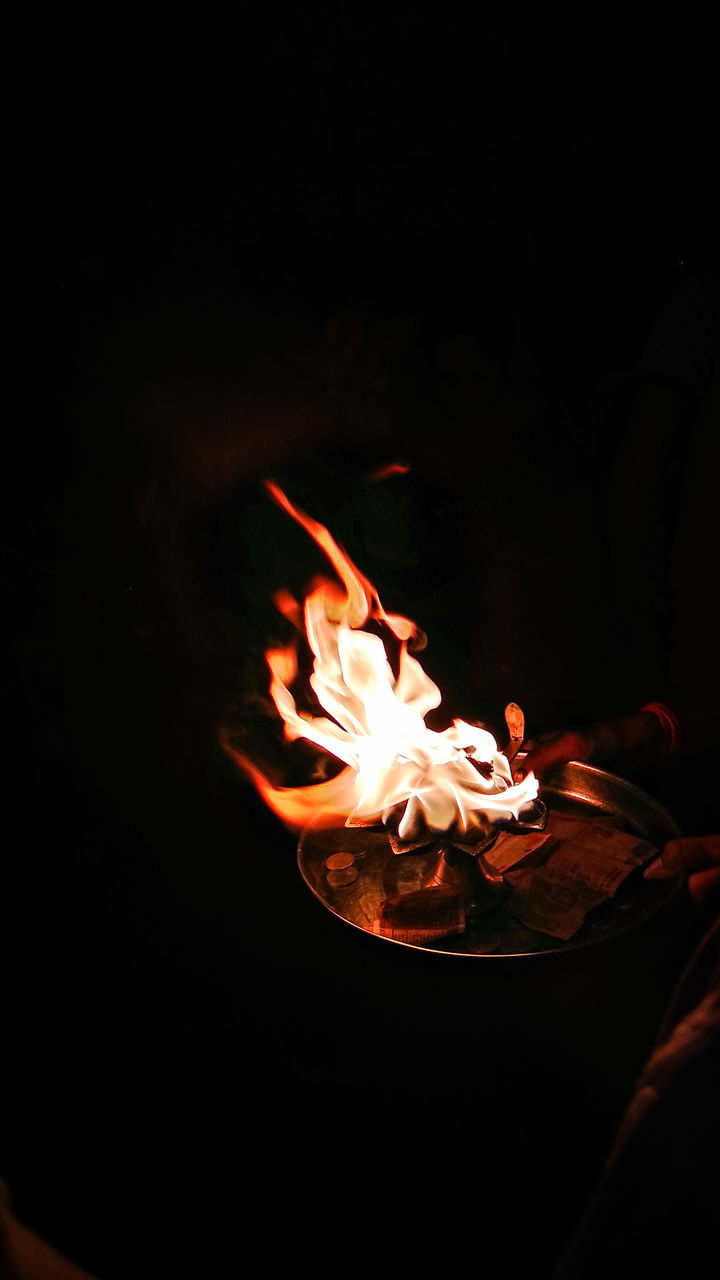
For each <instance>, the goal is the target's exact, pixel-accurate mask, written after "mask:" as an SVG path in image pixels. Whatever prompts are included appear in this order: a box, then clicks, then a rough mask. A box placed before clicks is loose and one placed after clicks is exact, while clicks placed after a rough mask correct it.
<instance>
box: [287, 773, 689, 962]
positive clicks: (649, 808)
mask: <svg viewBox="0 0 720 1280" xmlns="http://www.w3.org/2000/svg"><path fill="white" fill-rule="evenodd" d="M540 796H541V798H542V800H543V801H544V803H545V804H546V805H547V807H548V810H549V820H548V826H549V827H551V826H552V818H553V814H556V815H559V814H565V815H571V816H578V817H582V818H586V819H589V818H595V817H600V818H603V819H605V820H607V821H609V822H611V823H612V824H613V825H614V826H616V827H617V828H619V829H621V830H626V831H629V832H631V833H632V834H634V835H636V836H638V837H639V838H641V839H644V840H648V841H649V842H650V843H651V844H653V845H655V846H657V848H658V849H660V848H662V846H663V844H664V843H665V841H666V840H669V839H671V838H672V837H675V836H678V835H680V831H679V829H678V827H677V825H676V823H675V822H674V820H673V819H672V818H671V816H670V815H669V814H668V813H667V812H666V811H665V810H664V809H663V808H662V806H660V805H659V804H658V803H657V802H656V801H655V800H654V799H653V798H652V797H651V796H649V795H648V794H646V793H645V792H644V791H642V790H640V789H639V788H638V787H636V786H635V785H633V784H632V783H629V782H627V781H626V780H625V779H623V778H620V777H617V776H616V775H614V774H611V773H607V772H605V771H604V770H602V769H596V768H594V767H593V766H591V765H586V764H579V763H575V762H571V763H570V764H566V765H562V766H561V767H560V768H558V769H556V770H554V771H553V773H552V774H549V775H548V776H547V777H546V779H545V780H544V781H543V784H542V786H541V789H540ZM436 863H437V852H433V851H427V852H425V851H422V852H419V853H408V854H395V853H393V852H392V850H391V848H390V845H389V842H388V837H387V834H386V833H385V831H384V830H383V829H381V828H370V829H363V828H358V827H342V828H339V829H338V828H333V829H329V830H328V829H323V828H321V827H320V826H309V827H307V828H306V829H305V830H304V831H303V833H302V835H301V837H300V840H299V844H298V866H299V868H300V872H301V874H302V876H303V879H304V880H305V882H306V884H307V885H308V886H309V888H310V889H311V890H312V892H313V893H314V894H315V896H316V897H317V898H318V899H319V900H320V902H322V903H323V905H324V906H325V907H327V909H328V910H329V911H331V912H332V913H333V914H334V915H336V916H338V917H339V918H340V919H341V920H344V921H345V922H346V923H347V924H350V925H353V926H354V927H355V928H357V929H361V930H363V932H366V933H370V934H374V930H373V924H374V921H375V919H376V917H377V914H378V909H379V906H380V903H381V902H382V901H383V900H384V899H386V898H387V897H390V896H392V895H394V894H398V893H405V892H408V891H410V890H413V889H416V888H420V887H422V886H425V885H427V883H428V879H429V877H431V876H432V872H433V868H434V866H435V865H436ZM682 883H683V878H682V877H681V876H678V877H676V878H674V879H672V880H656V881H649V880H645V879H643V876H642V874H641V872H640V870H639V869H638V870H636V871H633V872H631V873H630V875H629V876H627V878H626V879H625V880H624V881H623V883H622V884H621V885H620V887H619V888H618V890H617V891H616V893H615V895H614V897H613V898H612V900H611V901H609V902H607V903H604V904H602V905H601V906H599V907H595V908H594V909H593V910H592V911H590V912H589V913H588V915H587V917H586V919H585V922H584V923H583V925H582V927H581V928H580V929H579V930H578V932H577V933H575V934H574V935H573V937H572V938H571V939H569V941H567V942H561V941H559V940H558V939H557V938H554V937H551V936H550V935H548V934H543V933H539V932H536V931H534V930H531V929H527V928H525V927H524V926H523V925H521V924H520V923H519V922H518V921H517V920H515V919H514V917H513V916H511V915H510V914H509V913H508V912H507V911H506V910H505V909H504V907H503V905H502V904H503V901H504V900H505V895H504V894H503V893H500V895H499V899H496V901H497V905H494V904H493V905H492V906H491V907H490V908H489V909H487V910H485V911H484V912H483V913H482V915H480V916H479V917H478V918H477V919H474V920H473V921H471V922H470V923H469V924H468V925H467V927H466V929H465V931H464V932H463V933H461V934H459V935H455V936H449V937H444V938H439V939H434V940H433V941H432V942H430V943H422V944H420V943H417V942H406V941H398V940H397V939H396V938H386V937H381V936H379V935H374V936H378V941H380V942H383V943H389V944H390V945H393V946H403V947H411V948H413V949H415V950H421V951H431V952H437V953H440V954H443V955H463V956H483V957H484V958H486V959H490V958H492V957H498V956H505V957H506V956H532V955H540V954H544V955H546V954H547V953H548V952H567V951H570V950H573V949H577V948H579V947H587V946H591V945H595V944H598V943H600V942H603V941H607V940H608V939H610V938H612V937H614V936H616V935H618V934H620V933H624V932H626V931H627V930H628V929H632V928H635V927H637V926H638V925H640V924H642V923H643V922H644V921H646V920H649V919H650V918H651V917H652V916H654V915H656V914H657V912H659V911H661V910H662V909H663V908H664V907H665V906H666V905H667V904H668V903H669V902H670V901H671V900H672V899H673V898H674V897H675V896H676V895H677V893H678V891H679V889H680V888H681V885H682Z"/></svg>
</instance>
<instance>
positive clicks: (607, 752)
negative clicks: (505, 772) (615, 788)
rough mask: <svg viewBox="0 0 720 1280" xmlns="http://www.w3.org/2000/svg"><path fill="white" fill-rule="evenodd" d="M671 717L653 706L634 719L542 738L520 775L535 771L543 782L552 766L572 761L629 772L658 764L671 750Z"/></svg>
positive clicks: (535, 742)
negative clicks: (669, 738)
mask: <svg viewBox="0 0 720 1280" xmlns="http://www.w3.org/2000/svg"><path fill="white" fill-rule="evenodd" d="M670 717H672V713H671V712H668V711H667V709H666V708H664V707H662V706H661V704H659V703H654V704H651V705H650V706H648V707H642V708H641V709H640V710H639V711H636V712H635V713H634V714H633V715H629V716H620V717H618V718H617V719H615V720H599V721H596V722H595V723H593V724H589V725H587V726H586V727H585V728H583V729H581V730H577V729H572V730H565V731H563V732H553V733H544V734H540V735H539V736H538V737H537V738H535V739H533V740H532V741H530V742H529V743H528V744H527V751H526V754H525V756H524V759H523V761H522V765H521V766H520V769H519V770H518V772H520V770H521V771H522V773H523V774H527V773H530V771H531V770H532V772H533V773H534V774H535V776H536V777H537V778H540V777H542V775H543V774H544V773H546V772H547V771H548V769H551V768H552V767H553V765H557V764H566V763H567V762H568V761H570V760H579V761H581V762H582V761H592V762H593V763H595V764H608V763H618V764H621V765H623V766H624V767H626V768H629V769H637V768H642V767H647V766H648V765H650V764H652V763H656V762H659V761H660V760H661V759H662V758H663V755H664V753H665V752H666V751H667V749H668V736H667V729H666V725H667V721H668V720H669V719H670ZM672 718H673V720H674V717H672Z"/></svg>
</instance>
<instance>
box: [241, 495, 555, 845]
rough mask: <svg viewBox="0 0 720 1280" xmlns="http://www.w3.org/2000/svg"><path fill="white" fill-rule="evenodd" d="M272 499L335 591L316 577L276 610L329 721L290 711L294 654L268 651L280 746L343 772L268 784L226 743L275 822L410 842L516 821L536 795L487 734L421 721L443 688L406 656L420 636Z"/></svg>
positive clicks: (318, 527)
mask: <svg viewBox="0 0 720 1280" xmlns="http://www.w3.org/2000/svg"><path fill="white" fill-rule="evenodd" d="M266 487H267V489H268V491H269V493H270V494H271V496H272V497H273V498H274V500H275V501H276V502H277V503H278V504H279V505H280V506H281V507H282V508H283V509H284V510H285V511H286V512H287V513H288V515H290V516H291V517H292V518H293V519H294V520H296V521H297V523H298V524H300V525H301V526H302V527H303V528H304V529H305V530H306V531H307V533H308V534H309V535H310V537H311V538H313V539H314V541H315V542H316V543H317V545H318V546H319V547H321V548H322V550H323V551H324V552H325V554H326V556H327V558H328V560H329V561H330V563H331V564H332V566H333V568H334V569H335V572H336V573H337V574H338V577H339V579H340V582H341V583H342V586H340V584H339V583H337V582H333V581H332V580H329V579H325V578H323V579H320V580H319V581H318V582H316V583H315V584H314V586H313V588H312V590H310V592H309V594H308V595H307V597H306V599H305V601H304V604H303V605H302V606H301V605H300V604H299V603H298V602H297V601H295V600H294V598H293V597H292V596H291V595H290V593H289V592H287V591H281V592H279V593H278V594H277V595H276V596H275V604H276V605H277V607H278V608H279V609H280V611H281V612H282V613H283V614H284V615H285V616H286V617H288V618H289V619H290V620H291V621H292V622H293V623H294V625H295V626H296V627H297V628H298V629H299V630H300V631H301V633H302V634H304V636H305V638H306V639H307V642H308V644H309V646H310V649H311V651H312V654H313V673H312V675H311V676H310V686H311V688H312V690H313V693H314V694H315V697H316V698H317V702H318V704H319V706H320V708H322V710H323V711H325V712H326V713H327V714H326V715H311V714H308V713H306V712H300V711H298V708H297V705H296V702H295V698H294V697H293V695H292V693H291V686H292V684H293V682H294V680H295V678H296V676H297V674H298V666H297V659H296V650H295V646H294V645H290V646H287V647H286V648H282V649H273V650H269V651H268V652H267V654H266V659H267V663H268V667H269V670H270V694H271V697H272V699H273V701H274V703H275V706H276V707H277V710H278V712H279V713H280V715H281V717H282V719H283V721H284V729H285V736H286V738H287V739H288V740H293V739H296V738H306V739H308V740H309V741H310V742H313V743H315V745H316V746H318V747H320V748H322V749H323V750H325V751H327V752H330V753H331V754H332V755H333V756H334V757H336V759H338V760H340V761H341V762H342V763H343V764H344V766H345V767H344V768H343V769H342V770H341V771H340V772H339V773H338V774H337V775H336V776H335V777H333V778H330V779H328V780H327V781H325V782H321V783H318V784H311V785H308V786H306V787H277V786H274V785H273V784H272V783H271V782H270V781H269V780H268V779H267V778H266V777H265V776H264V775H263V774H262V772H261V771H260V770H259V769H257V768H256V766H255V765H253V764H252V762H251V761H249V760H248V759H247V758H246V757H245V756H243V755H242V754H240V753H239V752H238V751H237V750H235V749H234V748H233V746H232V745H231V743H230V741H229V739H228V737H227V735H225V736H224V739H223V745H224V746H225V749H226V750H227V751H228V753H229V754H230V755H231V756H232V757H233V758H234V759H235V761H236V762H237V763H238V765H240V767H241V768H242V769H244V770H245V772H246V773H247V774H248V775H249V777H250V778H251V779H252V781H253V782H254V784H255V786H256V787H257V789H258V791H259V792H260V794H261V796H262V797H263V799H264V800H265V802H266V803H267V804H268V805H269V806H270V808H271V809H272V810H273V811H274V812H275V813H276V814H277V816H278V817H279V818H281V819H282V821H283V822H284V823H285V824H286V825H288V826H289V827H290V828H293V829H301V828H302V827H303V826H305V825H307V824H308V823H309V822H310V821H311V820H312V821H313V822H320V823H323V824H324V825H327V826H338V825H340V824H342V823H345V824H347V823H350V822H353V823H354V822H367V823H369V824H370V823H374V822H378V823H379V822H384V823H387V822H388V821H389V820H390V819H391V818H392V819H393V820H394V821H397V820H398V815H400V816H399V821H398V825H397V834H398V836H399V837H400V839H401V840H410V839H412V838H413V837H414V835H415V834H416V833H417V832H418V831H419V830H423V829H429V830H430V831H433V832H438V833H439V832H447V831H450V830H451V829H452V830H453V831H454V832H466V831H471V830H472V829H473V827H475V828H477V826H478V825H480V824H482V822H483V821H487V820H489V821H490V822H491V823H502V822H508V821H510V819H511V818H517V817H518V816H519V814H520V812H521V810H523V809H524V808H526V806H528V805H529V804H531V803H532V801H533V800H534V799H535V797H536V796H537V793H538V784H537V780H536V779H535V777H534V776H533V775H532V774H528V776H527V777H526V778H524V779H523V780H522V782H520V783H517V784H515V783H514V782H513V778H512V774H511V770H510V765H509V762H508V760H507V757H506V756H505V755H503V754H502V752H500V751H499V750H498V746H497V743H496V741H495V738H494V737H493V735H492V734H491V733H489V732H488V730H487V729H484V728H481V727H480V726H478V725H472V724H468V723H466V722H465V721H464V720H458V719H455V720H453V722H452V724H451V725H450V727H449V728H447V729H445V730H443V731H442V732H436V731H435V730H433V729H430V728H429V727H428V726H427V725H426V723H425V717H426V716H427V715H428V713H429V712H430V711H432V710H435V709H436V708H437V707H439V706H440V703H441V701H442V698H441V694H440V690H439V689H438V687H437V685H436V684H435V683H434V681H433V680H431V679H430V678H429V676H428V675H427V674H426V673H425V671H424V670H423V668H422V666H421V665H420V663H419V662H418V660H417V658H415V657H414V656H413V654H412V653H411V652H410V651H409V646H410V645H411V644H412V642H413V640H417V638H418V636H419V635H420V634H421V633H419V631H418V629H417V627H416V626H415V624H414V623H413V622H411V621H410V620H409V619H408V618H403V617H400V616H398V615H396V614H390V613H386V612H385V610H384V608H383V606H382V604H381V602H380V599H379V597H378V594H377V591H376V590H375V588H374V587H373V586H372V584H371V583H370V582H369V581H368V579H367V578H366V577H365V576H364V575H363V574H362V573H361V572H360V571H359V570H358V569H357V568H356V567H355V565H354V564H353V563H352V561H351V560H350V559H349V558H348V556H347V555H345V553H344V552H343V551H342V550H341V549H340V547H339V546H338V544H337V543H336V542H335V540H334V539H333V537H332V536H331V534H330V533H329V532H328V530H327V529H326V528H325V526H324V525H322V524H319V523H318V522H317V521H316V520H313V519H312V518H311V517H310V516H307V515H305V513H304V512H302V511H300V510H298V509H297V508H296V507H294V506H293V505H292V503H291V502H290V501H289V500H288V498H287V497H286V496H285V494H284V493H283V492H282V490H280V489H279V488H278V487H277V485H275V484H274V483H273V482H272V481H266ZM369 619H373V620H375V621H376V622H379V623H381V624H383V626H384V627H386V628H388V629H389V631H390V632H392V634H393V635H394V636H395V638H396V640H397V641H398V642H399V654H400V656H399V662H398V664H397V675H395V673H394V671H393V669H392V667H391V664H390V661H389V658H388V654H387V651H386V649H385V645H384V643H383V641H382V639H381V638H380V636H378V635H375V634H372V633H371V632H369V631H366V630H363V626H364V624H366V623H367V622H368V620H369Z"/></svg>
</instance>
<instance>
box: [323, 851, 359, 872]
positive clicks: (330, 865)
mask: <svg viewBox="0 0 720 1280" xmlns="http://www.w3.org/2000/svg"><path fill="white" fill-rule="evenodd" d="M354 861H355V859H354V858H353V856H352V854H351V853H331V854H330V857H329V858H326V859H325V866H326V867H327V869H328V871H345V870H346V869H347V867H351V866H352V864H353V862H354Z"/></svg>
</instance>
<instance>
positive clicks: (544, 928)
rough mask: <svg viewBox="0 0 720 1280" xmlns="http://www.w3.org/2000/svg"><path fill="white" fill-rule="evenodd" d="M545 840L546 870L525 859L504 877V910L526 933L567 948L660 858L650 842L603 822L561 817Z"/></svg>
mask: <svg viewBox="0 0 720 1280" xmlns="http://www.w3.org/2000/svg"><path fill="white" fill-rule="evenodd" d="M544 834H546V836H547V843H546V844H545V847H544V849H543V862H542V865H540V866H537V865H529V862H531V861H532V859H529V858H528V855H527V854H526V855H525V859H524V861H523V864H522V865H518V862H514V863H513V864H509V869H508V870H506V871H504V878H505V882H506V884H508V885H509V886H510V888H511V890H512V892H511V894H510V896H509V898H507V899H506V900H505V903H504V904H503V905H504V907H505V910H506V911H508V912H509V913H510V915H512V916H514V917H515V918H516V919H517V920H519V921H520V923H521V924H523V925H525V927H526V928H528V929H535V930H537V931H538V932H539V933H546V934H550V935H551V936H552V937H554V938H560V939H561V940H562V941H565V942H567V941H568V940H569V939H570V938H572V937H573V935H574V934H575V933H577V931H578V929H579V928H580V927H581V925H582V924H583V923H584V920H585V917H586V916H587V913H588V912H589V911H591V910H593V908H595V907H598V906H600V905H601V904H602V903H603V902H608V901H609V900H610V899H611V898H612V897H613V896H614V894H615V893H616V891H617V889H618V887H619V886H620V885H621V884H622V882H623V880H625V879H626V877H627V876H629V875H630V873H631V872H632V871H634V870H636V869H637V868H638V867H641V866H643V865H644V864H645V863H646V862H649V861H650V859H651V858H652V857H653V856H654V855H655V854H656V853H657V849H656V848H655V846H654V845H652V844H650V843H649V842H648V841H647V840H642V839H640V838H638V837H637V836H634V835H631V834H629V833H628V832H626V831H618V830H616V828H615V827H613V826H611V825H610V823H608V822H605V821H603V820H602V819H595V820H593V821H591V822H587V821H585V820H583V819H579V818H577V819H576V818H571V817H565V816H563V815H559V816H558V817H557V818H554V819H552V820H551V822H550V823H549V824H548V829H547V831H546V833H544ZM530 852H531V853H532V852H533V851H532V850H531V851H530ZM546 853H547V856H544V855H545V854H546ZM500 854H501V856H502V851H500Z"/></svg>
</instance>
